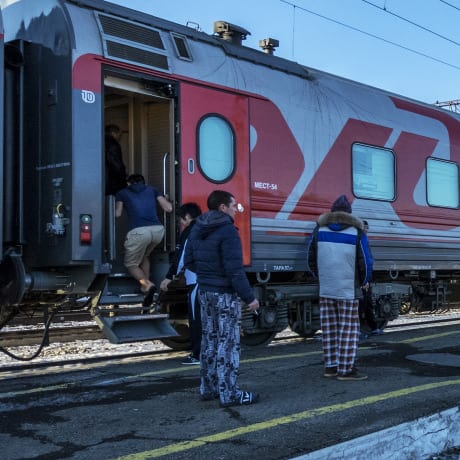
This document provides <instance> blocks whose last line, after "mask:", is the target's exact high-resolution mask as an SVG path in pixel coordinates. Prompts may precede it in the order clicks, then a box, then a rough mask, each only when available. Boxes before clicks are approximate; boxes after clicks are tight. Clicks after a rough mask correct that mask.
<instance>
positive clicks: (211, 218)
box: [195, 210, 233, 240]
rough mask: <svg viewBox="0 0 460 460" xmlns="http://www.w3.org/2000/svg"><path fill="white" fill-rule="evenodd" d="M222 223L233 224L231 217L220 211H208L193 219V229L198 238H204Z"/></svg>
mask: <svg viewBox="0 0 460 460" xmlns="http://www.w3.org/2000/svg"><path fill="white" fill-rule="evenodd" d="M223 225H233V219H232V218H231V217H230V216H229V215H228V214H225V213H224V212H222V211H215V210H212V211H208V212H205V213H204V214H202V215H201V216H199V217H198V218H197V219H196V220H195V231H196V232H198V238H199V239H201V240H204V239H205V238H206V237H208V236H209V235H210V234H211V233H213V232H214V231H215V230H217V229H218V228H219V227H222V226H223Z"/></svg>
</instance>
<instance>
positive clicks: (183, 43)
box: [171, 32, 192, 61]
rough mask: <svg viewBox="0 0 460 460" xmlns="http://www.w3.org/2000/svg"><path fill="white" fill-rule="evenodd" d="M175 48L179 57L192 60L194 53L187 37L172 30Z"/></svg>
mask: <svg viewBox="0 0 460 460" xmlns="http://www.w3.org/2000/svg"><path fill="white" fill-rule="evenodd" d="M171 37H172V39H173V40H172V41H173V44H174V49H175V50H176V54H177V57H178V58H180V59H183V60H184V61H191V60H192V53H191V52H190V48H189V46H188V43H187V39H186V38H185V37H184V36H183V35H179V34H176V33H174V32H171Z"/></svg>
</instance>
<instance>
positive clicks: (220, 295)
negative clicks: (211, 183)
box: [184, 190, 259, 407]
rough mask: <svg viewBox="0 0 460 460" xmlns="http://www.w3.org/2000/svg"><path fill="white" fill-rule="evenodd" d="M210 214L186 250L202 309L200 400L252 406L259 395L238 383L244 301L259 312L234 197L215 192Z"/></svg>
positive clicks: (193, 232) (201, 221) (193, 233)
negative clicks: (249, 279)
mask: <svg viewBox="0 0 460 460" xmlns="http://www.w3.org/2000/svg"><path fill="white" fill-rule="evenodd" d="M207 204H208V208H209V211H208V212H206V213H205V214H203V215H201V216H200V217H198V218H197V219H196V223H195V225H194V227H193V229H192V230H191V232H190V235H189V238H188V242H187V247H186V249H185V259H184V263H185V267H186V268H188V269H189V270H191V271H192V272H194V273H196V275H197V282H198V296H199V299H200V305H201V321H202V342H201V359H200V366H201V371H200V375H201V386H200V394H201V399H202V400H205V401H206V400H211V399H214V398H219V399H220V405H221V406H222V407H229V406H234V405H247V404H253V403H255V402H256V401H257V400H258V395H257V394H255V393H252V392H249V391H242V390H240V388H239V387H238V385H237V376H238V369H239V363H240V323H241V301H240V299H241V300H242V301H243V302H245V303H246V304H247V306H248V307H249V309H250V310H252V311H257V310H258V308H259V301H258V300H257V299H256V298H255V297H254V293H253V291H252V288H251V285H250V284H249V281H248V279H247V277H246V272H245V271H244V268H243V256H242V247H241V240H240V237H239V234H238V231H237V229H236V227H235V226H234V224H233V222H234V218H235V213H236V201H235V197H234V196H233V195H232V194H231V193H229V192H226V191H223V190H215V191H214V192H212V193H211V194H210V195H209V197H208V203H207Z"/></svg>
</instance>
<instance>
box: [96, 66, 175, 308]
mask: <svg viewBox="0 0 460 460" xmlns="http://www.w3.org/2000/svg"><path fill="white" fill-rule="evenodd" d="M170 89H171V86H170V85H165V84H164V83H160V82H156V81H153V80H152V81H149V80H146V79H145V78H142V79H139V78H136V77H132V78H128V77H120V76H119V75H117V74H110V73H107V74H106V75H105V76H104V125H105V126H107V125H109V124H115V125H117V126H118V127H119V128H120V129H121V133H122V135H121V139H120V144H121V148H122V152H123V160H124V163H125V165H126V169H127V173H128V175H129V174H134V173H136V174H138V173H139V174H142V175H143V176H144V177H145V180H146V183H147V184H150V185H152V186H154V187H156V188H158V189H159V190H160V191H161V192H163V193H164V194H165V195H167V196H168V197H169V199H170V200H171V201H172V202H174V201H175V197H176V192H175V179H174V129H173V126H174V103H173V97H172V95H171V94H170V93H171V91H170ZM113 205H114V198H113V197H109V198H108V200H107V227H108V229H109V230H108V232H107V234H108V239H109V240H111V241H109V243H108V250H109V249H110V246H111V245H112V249H110V252H111V259H112V260H111V263H112V276H111V278H112V281H111V288H110V293H112V294H114V296H112V297H110V296H109V298H108V299H107V298H106V299H105V301H104V303H122V302H128V301H130V300H131V301H133V302H134V301H136V300H137V299H136V298H135V295H134V294H135V293H137V294H139V289H138V285H137V283H135V282H133V280H131V279H130V277H129V276H128V275H127V273H126V269H125V267H124V264H123V253H124V251H123V243H124V238H125V235H126V233H127V231H128V224H127V218H126V213H124V214H123V216H122V217H121V218H119V219H115V218H114V216H113ZM158 213H159V217H160V220H161V221H162V222H163V224H164V225H165V230H166V233H165V238H164V240H163V242H162V243H161V244H160V245H159V246H157V248H155V250H154V253H153V254H152V264H151V266H152V280H153V281H154V282H155V283H156V284H157V285H158V284H159V282H160V281H161V280H162V279H163V277H164V275H165V273H166V271H167V269H168V266H169V253H170V252H171V251H172V250H173V249H174V246H175V232H176V229H175V225H176V224H175V219H174V214H166V213H164V212H163V211H162V210H161V208H160V207H158ZM111 227H112V228H113V229H112V230H110V228H111ZM130 281H131V283H130ZM116 285H119V290H120V292H123V298H120V299H119V300H120V301H119V302H117V299H118V298H119V297H120V296H119V295H118V292H117V287H116ZM128 285H131V286H132V291H131V292H130V291H129V289H128V287H127V286H128ZM117 295H118V297H117ZM130 297H131V298H130Z"/></svg>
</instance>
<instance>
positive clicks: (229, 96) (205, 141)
mask: <svg viewBox="0 0 460 460" xmlns="http://www.w3.org/2000/svg"><path fill="white" fill-rule="evenodd" d="M180 119H181V130H180V131H181V136H180V138H181V158H182V162H181V171H182V202H186V201H195V202H198V203H199V204H200V205H201V206H202V208H203V210H206V209H207V208H206V198H207V196H208V195H209V193H210V192H211V191H212V190H216V189H222V190H227V191H229V192H230V193H232V194H233V195H234V196H235V198H236V201H237V203H238V207H239V210H240V211H241V212H240V213H238V214H237V216H236V218H235V224H236V226H237V227H238V229H239V232H240V236H241V241H242V244H243V262H244V264H245V265H249V264H250V262H251V253H250V249H251V241H250V239H251V234H250V225H251V212H250V174H249V173H250V171H249V117H248V98H247V97H246V96H242V95H238V94H234V93H230V92H226V91H222V90H216V89H210V88H203V87H201V86H198V85H193V84H182V85H181V89H180Z"/></svg>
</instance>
